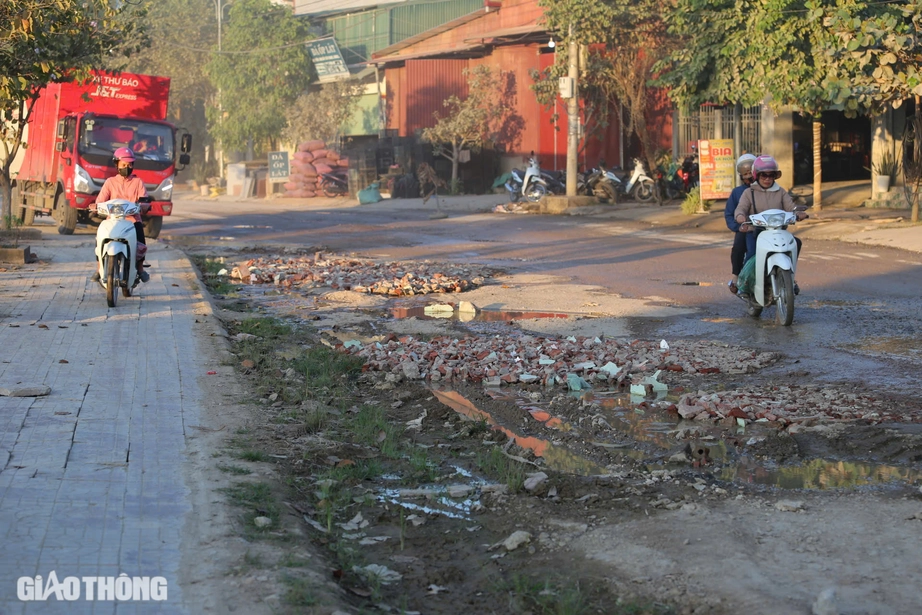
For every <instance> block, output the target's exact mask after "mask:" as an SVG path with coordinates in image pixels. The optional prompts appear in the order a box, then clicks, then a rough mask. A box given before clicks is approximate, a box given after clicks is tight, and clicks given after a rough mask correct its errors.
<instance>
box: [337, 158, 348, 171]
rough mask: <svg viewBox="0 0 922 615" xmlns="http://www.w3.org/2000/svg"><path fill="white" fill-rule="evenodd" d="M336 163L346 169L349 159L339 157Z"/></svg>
mask: <svg viewBox="0 0 922 615" xmlns="http://www.w3.org/2000/svg"><path fill="white" fill-rule="evenodd" d="M336 164H338V165H339V166H341V167H343V168H345V169H348V168H349V159H348V158H340V159H339V162H337V163H336Z"/></svg>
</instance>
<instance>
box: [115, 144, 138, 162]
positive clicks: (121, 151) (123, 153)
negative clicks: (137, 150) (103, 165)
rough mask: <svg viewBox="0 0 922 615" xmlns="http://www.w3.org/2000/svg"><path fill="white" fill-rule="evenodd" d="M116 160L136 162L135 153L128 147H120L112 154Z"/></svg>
mask: <svg viewBox="0 0 922 615" xmlns="http://www.w3.org/2000/svg"><path fill="white" fill-rule="evenodd" d="M112 155H113V157H114V158H115V159H116V160H121V161H124V162H134V152H132V151H131V150H130V149H128V148H127V147H120V148H118V149H117V150H115V152H114V153H113V154H112Z"/></svg>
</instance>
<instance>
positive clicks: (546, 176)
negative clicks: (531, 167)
mask: <svg viewBox="0 0 922 615" xmlns="http://www.w3.org/2000/svg"><path fill="white" fill-rule="evenodd" d="M541 179H543V180H544V183H545V184H546V185H547V191H548V192H550V193H551V194H566V193H567V173H566V171H545V170H544V169H541ZM577 183H579V180H578V179H577Z"/></svg>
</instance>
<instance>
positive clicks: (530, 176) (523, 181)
mask: <svg viewBox="0 0 922 615" xmlns="http://www.w3.org/2000/svg"><path fill="white" fill-rule="evenodd" d="M506 190H508V191H509V200H510V201H511V202H513V203H518V202H519V199H521V198H522V197H525V199H526V200H527V201H528V202H530V203H537V202H538V201H540V200H541V197H543V196H544V195H545V194H547V182H545V181H544V179H543V178H542V177H541V167H539V166H538V159H537V158H536V157H535V153H534V152H532V153H531V158H529V159H528V168H527V169H525V172H524V173H523V172H522V171H521V170H519V169H512V177H511V178H510V179H509V181H507V182H506Z"/></svg>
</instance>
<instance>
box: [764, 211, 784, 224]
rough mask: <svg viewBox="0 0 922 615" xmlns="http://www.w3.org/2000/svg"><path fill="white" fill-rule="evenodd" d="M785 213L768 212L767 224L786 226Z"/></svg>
mask: <svg viewBox="0 0 922 615" xmlns="http://www.w3.org/2000/svg"><path fill="white" fill-rule="evenodd" d="M785 217H786V216H785V215H784V214H768V215H766V216H765V224H766V225H768V226H784V219H785Z"/></svg>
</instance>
